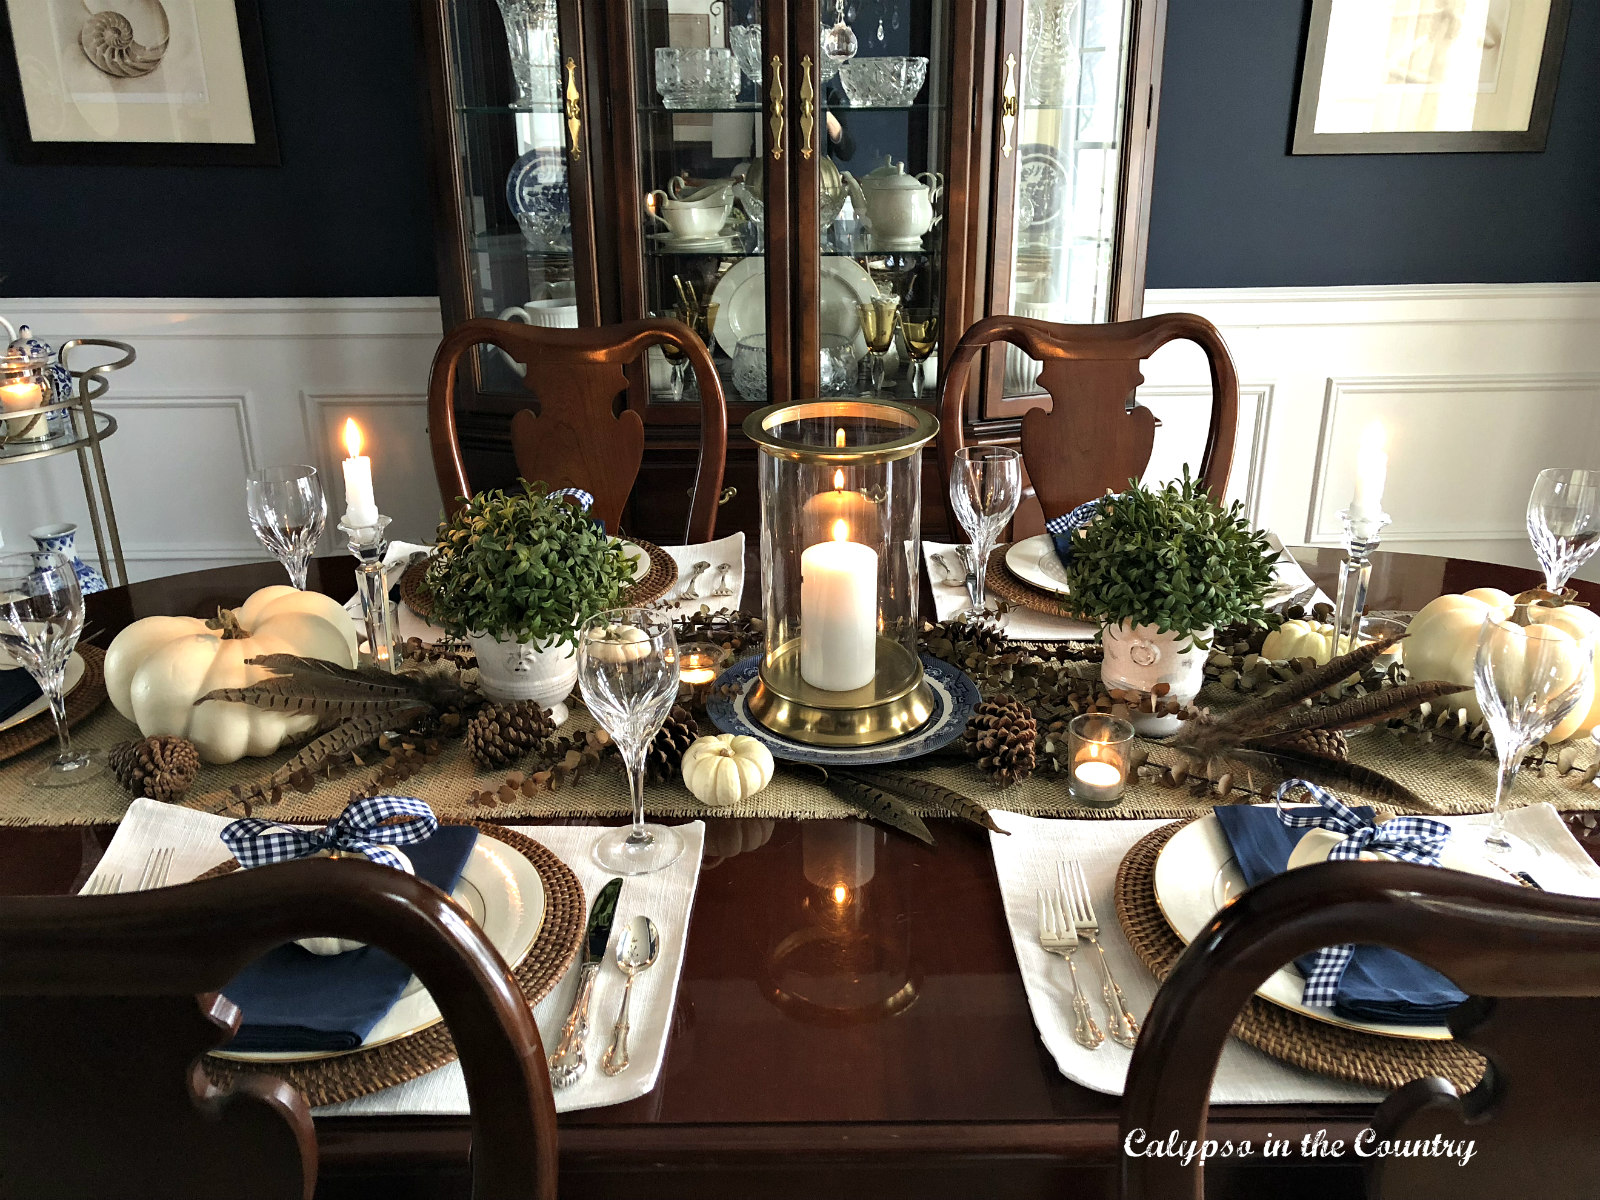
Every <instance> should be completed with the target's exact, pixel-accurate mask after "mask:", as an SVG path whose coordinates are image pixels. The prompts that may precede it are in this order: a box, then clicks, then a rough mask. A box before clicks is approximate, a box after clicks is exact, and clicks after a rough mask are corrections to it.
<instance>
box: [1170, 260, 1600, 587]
mask: <svg viewBox="0 0 1600 1200" xmlns="http://www.w3.org/2000/svg"><path fill="white" fill-rule="evenodd" d="M1145 311H1146V312H1147V313H1150V314H1154V313H1159V312H1196V313H1199V314H1201V315H1202V316H1204V317H1207V318H1208V319H1209V320H1211V321H1212V322H1213V323H1214V324H1215V325H1216V326H1217V327H1218V328H1219V329H1220V330H1221V331H1222V335H1223V338H1224V339H1225V340H1226V341H1227V343H1228V347H1229V349H1230V350H1231V352H1232V354H1233V359H1234V364H1235V366H1236V367H1237V369H1238V372H1239V378H1240V380H1241V384H1240V421H1239V434H1238V447H1239V448H1238V451H1237V453H1236V454H1235V458H1234V477H1233V479H1232V480H1231V482H1230V489H1229V490H1230V492H1231V493H1233V494H1234V495H1237V496H1239V497H1241V498H1244V499H1246V501H1247V504H1248V505H1249V506H1250V508H1251V512H1252V515H1253V517H1254V518H1255V519H1256V520H1257V521H1259V522H1260V523H1262V524H1264V525H1266V526H1268V527H1270V528H1272V529H1274V530H1276V531H1277V532H1278V533H1280V534H1281V535H1282V536H1283V538H1284V540H1285V541H1286V542H1289V543H1290V544H1294V543H1304V542H1309V543H1312V544H1316V545H1337V544H1339V543H1340V541H1341V540H1342V531H1341V528H1340V524H1339V520H1338V512H1339V510H1340V509H1342V508H1344V507H1345V506H1346V505H1347V504H1348V503H1349V500H1350V496H1351V493H1352V491H1353V490H1354V461H1355V447H1356V444H1357V442H1358V440H1359V439H1360V436H1361V432H1362V430H1363V428H1364V427H1365V426H1366V425H1367V423H1368V422H1369V421H1372V420H1379V421H1381V422H1382V423H1383V425H1384V427H1385V430H1386V431H1387V434H1388V444H1389V484H1388V487H1387V489H1386V491H1385V494H1384V508H1385V509H1386V510H1387V511H1388V513H1389V514H1390V516H1391V517H1392V518H1393V519H1394V523H1393V524H1392V525H1391V526H1390V527H1389V529H1388V530H1387V531H1386V532H1385V534H1384V544H1385V545H1386V546H1389V547H1391V548H1394V549H1400V550H1409V551H1412V552H1416V553H1437V554H1448V555H1455V556H1459V557H1463V558H1481V559H1484V560H1487V561H1492V562H1503V563H1513V564H1517V565H1522V566H1530V567H1531V566H1534V565H1536V564H1535V560H1534V557H1533V551H1532V549H1531V548H1530V547H1529V545H1528V540H1527V534H1526V530H1525V526H1524V509H1525V506H1526V504H1527V498H1528V492H1529V490H1530V489H1531V487H1532V486H1533V478H1534V476H1535V475H1536V474H1537V473H1538V471H1539V470H1540V468H1542V467H1551V466H1590V467H1600V284H1594V283H1581V284H1504V285H1448V286H1443V285H1442V286H1397V287H1363V288H1249V289H1239V290H1193V291H1191V290H1181V291H1179V290H1163V291H1151V292H1148V293H1146V296H1145ZM1144 374H1145V376H1146V379H1147V380H1148V382H1147V384H1146V386H1144V387H1143V388H1141V389H1140V396H1141V398H1144V397H1146V396H1148V397H1149V400H1148V403H1149V406H1150V407H1151V408H1152V409H1154V410H1155V411H1156V412H1157V415H1159V416H1160V417H1161V419H1162V422H1163V428H1162V429H1161V430H1160V431H1158V433H1157V456H1158V458H1159V459H1160V462H1161V463H1162V464H1181V462H1182V461H1183V460H1184V458H1185V457H1189V456H1196V457H1197V456H1198V448H1199V446H1200V445H1201V444H1202V439H1203V435H1204V428H1205V425H1204V418H1203V416H1195V415H1191V414H1189V413H1184V414H1182V415H1180V414H1179V413H1178V412H1175V411H1173V410H1174V407H1175V406H1174V403H1173V402H1174V400H1175V399H1177V398H1180V397H1187V396H1199V397H1202V398H1203V397H1204V396H1205V395H1206V394H1207V393H1208V392H1209V381H1208V377H1207V374H1206V367H1205V360H1204V357H1203V356H1202V355H1201V354H1200V353H1199V351H1198V350H1197V349H1195V348H1193V347H1191V346H1187V345H1176V344H1175V345H1173V346H1170V347H1167V348H1164V349H1162V350H1161V351H1159V352H1158V353H1157V354H1156V355H1155V356H1154V357H1152V358H1151V359H1150V360H1149V362H1148V363H1147V364H1146V367H1145V372H1144ZM1252 392H1255V393H1256V394H1257V395H1259V396H1260V399H1258V400H1257V401H1256V402H1255V405H1256V415H1255V416H1254V417H1252V415H1251V400H1250V396H1251V393H1252ZM1193 407H1194V408H1195V409H1198V410H1201V411H1203V409H1204V408H1205V406H1204V405H1203V404H1200V405H1195V406H1193ZM1169 434H1170V435H1174V436H1175V439H1176V440H1178V441H1180V442H1182V443H1184V444H1186V446H1187V450H1186V451H1184V450H1179V451H1177V453H1176V456H1174V453H1173V451H1172V450H1171V449H1166V450H1164V449H1163V446H1162V439H1163V438H1164V437H1166V436H1168V435H1169ZM1246 446H1249V451H1248V453H1247V451H1246ZM1246 464H1249V466H1248V468H1247V466H1246ZM1156 465H1157V464H1156V463H1152V468H1155V467H1156ZM1246 469H1248V471H1249V476H1248V482H1247V483H1243V484H1241V481H1240V479H1239V477H1238V476H1239V472H1240V471H1241V470H1246ZM1170 473H1171V472H1170V470H1169V471H1168V472H1167V474H1168V475H1170ZM1150 477H1151V478H1159V477H1163V476H1160V475H1157V474H1156V473H1155V471H1154V470H1152V473H1151V476H1150ZM1582 575H1583V577H1584V578H1590V579H1600V561H1597V562H1595V563H1591V564H1590V565H1589V566H1588V567H1587V568H1585V569H1584V571H1583V572H1582Z"/></svg>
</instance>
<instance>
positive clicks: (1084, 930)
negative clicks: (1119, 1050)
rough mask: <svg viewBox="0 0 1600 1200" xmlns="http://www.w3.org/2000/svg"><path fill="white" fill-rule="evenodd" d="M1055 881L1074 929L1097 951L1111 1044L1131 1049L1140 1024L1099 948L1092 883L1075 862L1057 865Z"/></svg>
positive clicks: (1102, 951)
mask: <svg viewBox="0 0 1600 1200" xmlns="http://www.w3.org/2000/svg"><path fill="white" fill-rule="evenodd" d="M1056 877H1057V878H1058V879H1059V880H1060V882H1061V890H1062V891H1064V892H1065V893H1066V894H1067V904H1068V907H1069V908H1070V909H1071V911H1072V923H1073V925H1074V926H1076V928H1077V931H1078V934H1079V936H1081V937H1083V938H1084V939H1085V940H1087V941H1088V943H1089V944H1090V945H1091V946H1093V947H1094V948H1095V954H1096V956H1097V957H1098V958H1099V960H1100V978H1101V984H1100V997H1101V999H1103V1000H1104V1001H1105V1004H1106V1026H1107V1028H1109V1029H1110V1031H1111V1040H1112V1041H1114V1042H1116V1043H1117V1045H1119V1046H1127V1047H1128V1048H1129V1049H1132V1048H1133V1044H1134V1042H1136V1041H1138V1040H1139V1022H1138V1021H1137V1020H1135V1019H1134V1015H1133V1013H1132V1012H1131V1011H1130V1010H1129V1008H1128V1000H1127V997H1125V996H1124V995H1123V994H1122V989H1121V988H1120V987H1118V986H1117V981H1116V980H1115V979H1114V978H1112V975H1111V964H1110V963H1109V962H1107V961H1106V952H1105V947H1103V946H1101V945H1100V938H1099V937H1098V934H1099V933H1100V922H1099V921H1097V920H1095V915H1094V901H1093V900H1091V899H1090V898H1089V881H1088V879H1087V878H1086V877H1085V876H1084V874H1083V864H1082V863H1081V862H1079V861H1078V860H1077V859H1075V858H1074V859H1071V860H1069V861H1067V862H1064V863H1057V864H1056Z"/></svg>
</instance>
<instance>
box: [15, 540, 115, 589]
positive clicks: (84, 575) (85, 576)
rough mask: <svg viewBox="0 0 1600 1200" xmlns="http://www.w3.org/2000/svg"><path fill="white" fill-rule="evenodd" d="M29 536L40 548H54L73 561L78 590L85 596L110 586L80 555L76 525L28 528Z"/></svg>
mask: <svg viewBox="0 0 1600 1200" xmlns="http://www.w3.org/2000/svg"><path fill="white" fill-rule="evenodd" d="M28 536H29V537H31V538H32V539H33V544H34V545H35V546H37V547H38V548H39V549H41V550H53V551H54V552H55V553H57V554H61V555H65V556H66V558H67V560H68V561H69V562H71V563H72V572H73V574H74V575H76V576H77V577H78V590H79V591H81V592H82V593H83V594H84V595H85V596H87V595H89V594H91V593H93V592H103V591H105V590H106V588H107V587H109V586H110V585H109V584H107V583H106V580H105V576H103V575H101V574H100V572H99V571H96V570H95V569H94V568H93V567H91V566H90V565H89V564H88V563H86V562H84V561H83V559H81V558H79V557H78V548H77V545H76V544H75V543H76V539H77V536H78V527H77V526H76V525H73V524H71V523H70V522H68V523H66V524H62V525H41V526H39V527H38V528H37V529H30V530H28Z"/></svg>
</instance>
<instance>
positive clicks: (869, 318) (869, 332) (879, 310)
mask: <svg viewBox="0 0 1600 1200" xmlns="http://www.w3.org/2000/svg"><path fill="white" fill-rule="evenodd" d="M899 308H900V297H898V296H893V295H888V296H886V295H883V294H882V293H880V294H878V295H876V296H874V297H873V298H872V299H871V300H864V301H862V302H861V303H859V304H857V305H856V313H857V315H858V316H860V318H861V336H862V337H863V338H865V339H866V342H867V358H868V360H869V361H870V362H871V364H872V394H873V395H874V396H876V395H877V394H878V393H879V392H881V391H883V370H884V363H883V356H884V355H885V354H887V353H888V352H889V347H890V346H892V345H894V327H895V314H896V313H897V312H898V311H899Z"/></svg>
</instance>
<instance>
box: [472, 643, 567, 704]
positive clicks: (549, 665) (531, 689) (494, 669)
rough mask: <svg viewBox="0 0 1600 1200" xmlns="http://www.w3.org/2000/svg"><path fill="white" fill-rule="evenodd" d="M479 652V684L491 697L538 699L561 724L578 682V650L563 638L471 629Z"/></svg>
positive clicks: (475, 649)
mask: <svg viewBox="0 0 1600 1200" xmlns="http://www.w3.org/2000/svg"><path fill="white" fill-rule="evenodd" d="M467 641H469V642H470V643H472V649H473V652H474V653H475V654H476V655H477V656H478V686H479V687H480V688H481V689H482V690H483V694H484V695H486V696H488V697H489V699H491V700H504V701H515V700H537V701H538V702H539V703H540V704H542V705H544V706H545V707H546V708H548V709H549V710H550V716H551V719H552V720H554V721H555V723H556V724H557V725H561V724H562V723H563V722H565V721H566V719H567V706H566V704H565V703H564V701H565V700H566V698H567V697H568V696H570V695H572V685H573V684H575V683H577V682H578V655H577V652H576V651H575V650H574V649H573V648H572V647H571V646H570V645H567V644H566V643H564V642H548V641H546V642H505V641H501V640H500V639H499V638H496V637H489V636H487V635H485V634H481V633H469V634H468V635H467Z"/></svg>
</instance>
